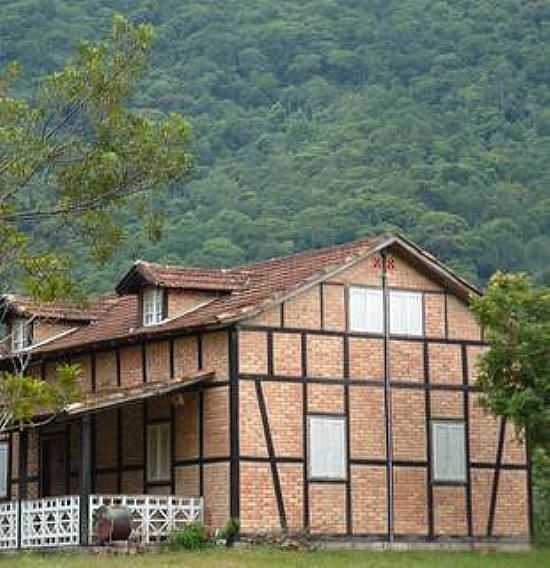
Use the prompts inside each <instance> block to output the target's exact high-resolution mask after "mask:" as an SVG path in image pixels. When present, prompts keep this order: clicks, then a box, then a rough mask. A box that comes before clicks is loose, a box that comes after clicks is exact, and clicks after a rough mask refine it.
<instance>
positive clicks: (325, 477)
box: [307, 413, 349, 483]
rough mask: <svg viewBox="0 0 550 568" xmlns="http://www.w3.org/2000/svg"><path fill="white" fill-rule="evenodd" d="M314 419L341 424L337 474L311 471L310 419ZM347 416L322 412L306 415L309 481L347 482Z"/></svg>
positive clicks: (312, 445)
mask: <svg viewBox="0 0 550 568" xmlns="http://www.w3.org/2000/svg"><path fill="white" fill-rule="evenodd" d="M314 420H328V421H333V422H339V423H341V424H342V456H341V458H342V464H341V465H342V473H341V474H339V475H331V474H316V475H314V473H315V472H313V471H312V459H311V458H312V455H313V452H312V448H313V447H314V444H313V443H312V441H313V437H312V426H311V424H312V421H314ZM347 420H348V419H347V416H346V415H345V414H322V413H310V414H308V415H307V478H308V481H311V482H322V481H329V482H342V483H344V482H347V481H348V460H349V456H348V428H347ZM327 451H328V450H327Z"/></svg>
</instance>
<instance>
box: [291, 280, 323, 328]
mask: <svg viewBox="0 0 550 568" xmlns="http://www.w3.org/2000/svg"><path fill="white" fill-rule="evenodd" d="M284 311H285V327H295V328H300V329H320V327H321V294H320V292H319V286H314V287H313V288H310V289H309V290H306V291H305V292H302V293H301V294H299V295H298V296H295V297H294V298H291V299H290V300H287V301H286V302H285V306H284Z"/></svg>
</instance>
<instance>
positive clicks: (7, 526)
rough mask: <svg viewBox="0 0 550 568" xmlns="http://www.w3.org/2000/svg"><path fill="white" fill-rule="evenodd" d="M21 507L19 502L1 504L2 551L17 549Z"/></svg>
mask: <svg viewBox="0 0 550 568" xmlns="http://www.w3.org/2000/svg"><path fill="white" fill-rule="evenodd" d="M18 508H19V505H18V503H17V501H10V502H8V503H1V504H0V550H11V549H14V548H17V537H18V534H19V511H18Z"/></svg>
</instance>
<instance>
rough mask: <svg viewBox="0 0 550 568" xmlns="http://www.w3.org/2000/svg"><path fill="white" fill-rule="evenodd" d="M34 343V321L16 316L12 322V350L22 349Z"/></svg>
mask: <svg viewBox="0 0 550 568" xmlns="http://www.w3.org/2000/svg"><path fill="white" fill-rule="evenodd" d="M31 343H32V323H30V322H29V321H27V320H26V319H24V318H15V319H14V320H13V321H12V324H11V345H12V351H14V352H17V351H22V350H23V349H25V348H26V347H29V345H30V344H31Z"/></svg>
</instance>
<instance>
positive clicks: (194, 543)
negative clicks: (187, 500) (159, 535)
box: [170, 522, 208, 550]
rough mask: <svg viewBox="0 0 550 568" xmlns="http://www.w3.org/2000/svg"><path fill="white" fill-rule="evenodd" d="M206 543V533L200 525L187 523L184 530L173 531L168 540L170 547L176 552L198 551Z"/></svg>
mask: <svg viewBox="0 0 550 568" xmlns="http://www.w3.org/2000/svg"><path fill="white" fill-rule="evenodd" d="M207 542H208V533H207V532H206V529H205V528H204V526H203V525H202V524H201V523H198V522H195V523H189V524H188V525H186V526H185V528H183V529H181V530H179V531H175V532H174V533H173V534H172V536H171V538H170V546H171V547H172V548H174V549H176V550H178V549H179V550H198V549H200V548H204V546H206V544H207Z"/></svg>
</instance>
